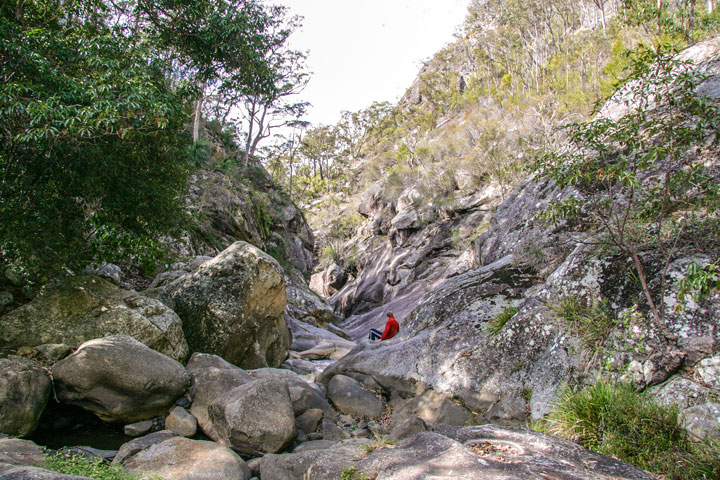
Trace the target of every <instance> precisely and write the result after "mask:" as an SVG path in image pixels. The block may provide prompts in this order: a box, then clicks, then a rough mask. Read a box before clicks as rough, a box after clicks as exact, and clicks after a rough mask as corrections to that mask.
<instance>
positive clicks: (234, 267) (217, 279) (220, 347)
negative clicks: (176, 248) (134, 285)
mask: <svg viewBox="0 0 720 480" xmlns="http://www.w3.org/2000/svg"><path fill="white" fill-rule="evenodd" d="M167 288H168V293H167V295H166V297H165V298H167V301H168V303H169V304H170V305H172V306H173V308H174V310H175V311H176V312H177V314H178V315H179V316H180V318H181V319H182V321H183V330H184V331H185V334H186V336H187V338H188V339H189V341H190V343H189V346H190V350H191V351H193V352H205V353H211V354H216V355H219V356H221V357H222V358H224V359H225V360H227V361H228V362H230V363H233V364H235V365H238V366H240V367H242V368H258V367H265V366H268V365H270V366H278V365H280V364H281V363H282V362H283V361H284V360H285V359H286V358H287V356H288V352H289V348H290V335H289V332H288V329H287V325H286V324H285V319H284V315H283V313H284V310H285V305H286V296H285V282H284V279H283V274H282V268H281V267H280V265H279V264H278V263H277V261H276V260H275V259H273V258H272V257H270V256H269V255H267V254H266V253H264V252H262V251H261V250H259V249H258V248H256V247H254V246H252V245H250V244H249V243H245V242H236V243H233V244H232V245H231V246H230V247H228V248H227V249H225V250H224V251H223V252H221V253H220V254H219V255H218V256H217V257H215V258H214V259H212V260H211V261H209V262H206V263H204V264H203V265H202V266H200V268H198V269H197V270H196V271H195V272H193V273H191V274H188V275H185V276H183V277H181V278H179V279H178V280H176V281H175V282H173V283H172V284H170V285H169V286H168V287H167Z"/></svg>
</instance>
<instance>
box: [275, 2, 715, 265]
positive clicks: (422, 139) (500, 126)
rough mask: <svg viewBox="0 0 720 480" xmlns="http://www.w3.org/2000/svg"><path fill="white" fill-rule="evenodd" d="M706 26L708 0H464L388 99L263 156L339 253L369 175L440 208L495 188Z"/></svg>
mask: <svg viewBox="0 0 720 480" xmlns="http://www.w3.org/2000/svg"><path fill="white" fill-rule="evenodd" d="M716 31H717V12H716V10H715V8H714V3H713V2H712V1H708V2H687V1H678V2H667V1H665V2H663V1H661V2H659V3H657V2H650V1H569V2H568V1H554V0H547V1H533V2H530V3H528V2H514V1H506V0H503V1H500V0H490V1H475V2H473V3H472V5H471V6H470V8H469V12H468V15H467V18H466V21H465V23H464V25H463V26H462V28H461V30H460V33H459V35H458V38H457V39H456V40H455V41H454V42H452V43H450V44H449V45H448V46H447V47H446V48H444V49H443V50H442V51H440V52H438V53H437V54H436V55H435V56H434V57H433V58H431V59H429V60H428V61H427V62H426V63H425V65H424V67H423V68H422V69H421V71H420V72H419V75H418V78H417V80H416V81H415V83H414V84H413V85H412V86H411V87H410V88H409V89H408V91H407V93H406V94H405V96H404V97H403V99H402V100H401V101H400V102H399V103H398V104H397V105H390V104H383V103H378V104H375V105H373V106H371V107H369V108H367V109H366V110H363V111H360V112H352V113H351V112H347V113H346V114H345V115H344V117H343V119H342V121H341V122H340V123H338V124H337V125H330V126H321V127H319V128H314V129H310V130H307V131H298V133H297V135H296V136H295V137H294V138H291V139H290V141H289V142H288V143H287V144H285V145H284V146H281V147H279V148H280V149H281V152H282V151H283V149H284V154H283V155H277V154H276V155H274V156H273V157H271V158H270V159H268V162H269V163H268V169H269V171H270V172H271V173H272V174H273V176H274V178H275V179H276V181H278V183H280V184H281V185H283V186H285V188H286V190H287V191H288V192H292V197H293V199H294V200H296V201H298V202H300V203H301V204H303V205H306V206H309V205H312V208H308V212H309V214H310V216H311V223H313V225H314V226H315V228H316V230H317V231H322V232H324V233H327V234H328V235H327V240H323V245H329V246H330V247H331V248H332V249H333V251H330V250H328V251H327V252H326V253H327V254H328V255H334V256H336V257H337V256H338V255H339V256H343V254H342V253H341V252H337V250H338V245H337V244H338V242H340V243H342V241H343V240H344V239H343V237H346V238H347V235H348V234H349V232H350V231H351V230H352V229H353V228H354V227H356V226H358V224H359V223H360V221H361V219H360V218H358V216H357V215H355V214H354V213H352V212H353V210H354V206H355V205H356V204H357V201H358V200H357V199H358V196H359V195H360V194H361V193H362V192H363V191H366V190H367V189H368V188H369V187H370V186H371V185H373V184H375V183H379V184H381V185H382V186H383V187H382V188H383V191H384V192H385V195H386V197H387V198H389V199H391V200H392V197H397V196H398V195H399V194H400V193H401V192H402V191H403V190H404V189H405V188H406V187H407V186H409V185H414V186H416V187H417V189H418V190H419V191H421V192H422V199H421V201H422V202H427V203H428V204H431V205H432V206H433V207H434V209H435V210H436V211H438V212H439V211H441V210H442V206H443V204H444V203H447V202H449V201H450V200H451V198H452V196H453V194H455V193H456V192H458V190H463V189H471V188H477V187H478V186H480V185H485V184H487V183H492V184H494V185H496V186H497V188H498V189H499V191H500V195H501V196H504V195H506V194H507V193H508V192H509V191H510V189H511V188H512V187H513V186H514V185H515V184H517V183H518V182H519V180H520V179H521V178H523V177H525V176H526V175H527V173H528V171H529V170H530V169H531V168H532V164H533V161H534V159H535V158H536V157H537V156H538V155H539V154H542V153H543V152H545V151H551V150H553V149H554V148H555V147H557V146H558V145H561V144H562V142H563V138H564V137H563V133H562V132H560V133H559V132H558V130H557V128H558V127H559V126H561V125H565V124H568V123H571V122H578V121H583V120H586V119H588V118H589V117H590V115H592V114H593V112H595V111H596V109H597V108H598V106H599V105H602V103H603V102H604V101H605V100H606V99H607V98H608V97H609V96H610V95H611V94H612V93H614V92H615V90H616V89H617V88H618V87H619V86H620V85H622V84H623V83H624V82H626V81H627V80H628V79H629V78H632V77H633V76H634V75H635V74H636V73H637V68H641V67H640V65H642V64H644V63H647V62H649V61H650V60H651V58H652V57H653V55H654V54H655V53H659V52H664V53H667V52H671V51H677V50H678V49H680V48H682V47H683V46H685V45H687V44H688V43H691V42H694V41H698V40H701V39H703V38H707V37H708V36H709V35H712V34H713V33H714V32H716ZM653 52H654V53H653ZM346 207H347V208H346ZM331 223H332V224H331ZM324 237H325V236H324ZM346 238H345V239H346Z"/></svg>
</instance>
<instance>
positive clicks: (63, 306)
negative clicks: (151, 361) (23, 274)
mask: <svg viewBox="0 0 720 480" xmlns="http://www.w3.org/2000/svg"><path fill="white" fill-rule="evenodd" d="M119 334H125V335H130V336H132V337H133V338H135V339H136V340H138V341H139V342H142V343H144V344H145V345H147V346H148V347H150V348H152V349H153V350H157V351H158V352H160V353H163V354H165V355H167V356H169V357H172V358H174V359H176V360H184V359H185V357H186V356H187V354H188V346H187V342H186V341H185V336H184V335H183V330H182V322H181V321H180V318H179V317H178V316H177V315H176V314H175V313H174V312H173V311H172V310H170V309H169V308H168V307H166V306H165V305H163V304H162V302H160V301H158V300H154V299H151V298H149V297H146V296H144V295H141V294H138V293H135V292H130V291H127V290H122V289H120V288H118V287H116V286H115V285H113V284H112V283H111V282H109V281H108V280H105V279H102V278H99V277H95V276H79V277H70V278H68V279H66V280H64V281H63V282H62V283H60V284H59V285H56V286H54V287H49V288H47V289H46V290H45V291H44V292H43V293H42V294H41V295H40V296H38V297H37V298H35V299H34V300H33V301H32V302H30V303H28V304H26V305H23V306H22V307H20V308H17V309H15V310H13V311H12V312H10V313H8V314H7V315H4V316H2V317H0V344H2V345H7V346H9V347H13V348H17V347H21V346H30V347H34V346H37V345H42V344H58V343H64V344H67V345H80V344H81V343H83V342H86V341H88V340H92V339H94V338H100V337H105V336H108V335H119Z"/></svg>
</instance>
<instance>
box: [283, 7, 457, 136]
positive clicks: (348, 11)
mask: <svg viewBox="0 0 720 480" xmlns="http://www.w3.org/2000/svg"><path fill="white" fill-rule="evenodd" d="M278 3H282V4H284V5H286V6H287V7H289V8H290V10H291V12H292V13H293V14H297V15H302V16H303V17H305V19H304V21H303V28H302V29H301V30H300V31H298V32H295V33H294V34H293V36H292V37H291V45H292V46H293V48H295V49H298V50H308V51H309V58H308V66H309V70H310V71H311V72H313V76H312V79H311V80H310V83H309V85H308V87H307V88H306V89H305V91H304V92H303V93H302V94H301V97H302V99H303V100H307V101H309V102H310V103H312V105H313V106H312V107H311V109H310V111H309V114H308V116H307V119H308V120H309V121H311V122H312V123H313V124H315V125H318V124H325V125H329V124H334V123H337V121H338V120H339V119H340V112H341V111H343V110H348V111H356V110H360V109H362V108H365V107H368V106H370V105H371V104H372V102H373V101H389V102H393V103H394V102H396V101H397V100H398V99H399V98H400V97H401V96H402V95H403V94H404V93H405V90H406V89H407V88H408V87H410V85H411V84H412V81H413V80H414V79H415V77H416V76H417V73H418V71H419V70H420V67H421V66H422V62H423V61H424V60H427V59H429V58H430V57H431V56H432V55H433V54H434V53H435V52H437V51H438V50H440V49H441V48H442V47H443V46H445V45H446V44H448V43H450V42H452V41H453V40H454V37H453V34H454V33H455V31H456V30H457V27H458V26H460V25H461V24H462V22H463V20H464V19H465V14H466V13H467V7H468V4H469V3H470V0H284V1H280V2H278Z"/></svg>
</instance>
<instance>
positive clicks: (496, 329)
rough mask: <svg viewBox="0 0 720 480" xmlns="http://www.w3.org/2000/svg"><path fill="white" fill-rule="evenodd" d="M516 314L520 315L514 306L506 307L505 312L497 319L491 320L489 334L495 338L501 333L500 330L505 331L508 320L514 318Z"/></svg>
mask: <svg viewBox="0 0 720 480" xmlns="http://www.w3.org/2000/svg"><path fill="white" fill-rule="evenodd" d="M516 313H518V309H517V307H515V306H514V305H510V306H508V307H506V308H505V310H503V311H502V312H500V314H498V316H497V317H495V318H493V319H492V320H490V324H489V325H488V333H489V334H490V335H491V336H495V335H497V334H498V333H500V330H502V329H503V327H504V326H505V324H506V323H507V322H508V320H510V319H511V318H512V317H514V316H515V314H516Z"/></svg>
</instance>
